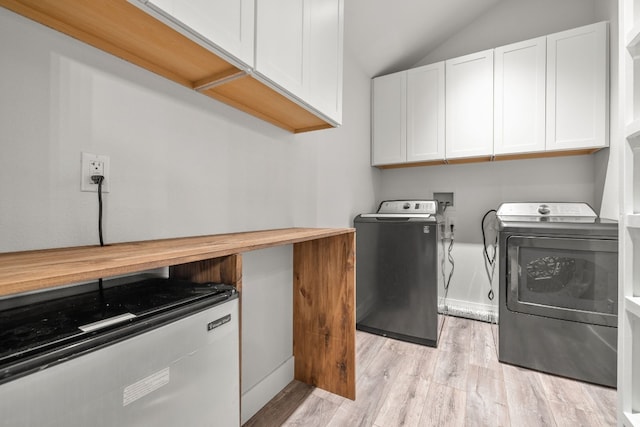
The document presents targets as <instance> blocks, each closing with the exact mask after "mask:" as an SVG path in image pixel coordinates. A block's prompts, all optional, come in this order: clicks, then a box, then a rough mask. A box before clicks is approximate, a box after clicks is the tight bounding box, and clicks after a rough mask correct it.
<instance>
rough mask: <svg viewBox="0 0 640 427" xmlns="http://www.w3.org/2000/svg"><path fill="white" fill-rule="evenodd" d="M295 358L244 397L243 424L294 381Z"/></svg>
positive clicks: (287, 361) (290, 359)
mask: <svg viewBox="0 0 640 427" xmlns="http://www.w3.org/2000/svg"><path fill="white" fill-rule="evenodd" d="M293 362H294V358H293V356H291V358H289V359H288V360H286V361H285V362H284V363H283V364H282V365H280V366H278V367H277V368H276V369H275V370H274V371H273V372H271V373H270V374H269V375H267V376H266V377H265V378H264V379H263V380H262V381H260V382H259V383H257V384H256V385H255V386H253V387H252V388H251V389H249V390H247V391H246V392H245V393H244V394H243V395H242V406H241V408H242V409H241V413H242V414H241V417H240V420H241V423H242V424H244V423H246V422H247V421H249V419H250V418H251V417H253V416H254V415H255V414H256V412H258V411H259V410H260V409H261V408H262V407H263V406H264V405H266V404H267V403H268V402H269V401H270V400H271V399H273V397H274V396H275V395H276V394H278V393H280V391H282V389H283V388H285V387H286V386H287V384H289V383H290V382H291V381H293V374H294V371H293V365H294V363H293Z"/></svg>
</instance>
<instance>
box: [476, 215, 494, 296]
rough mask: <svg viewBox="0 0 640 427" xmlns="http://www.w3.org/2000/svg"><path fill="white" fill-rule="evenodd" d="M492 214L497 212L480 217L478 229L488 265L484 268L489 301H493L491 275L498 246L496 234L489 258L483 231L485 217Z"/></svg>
mask: <svg viewBox="0 0 640 427" xmlns="http://www.w3.org/2000/svg"><path fill="white" fill-rule="evenodd" d="M492 212H497V211H496V210H495V209H490V210H489V211H487V213H485V214H484V216H483V217H482V222H481V224H480V228H481V229H482V246H483V250H484V256H485V260H486V262H488V263H489V265H487V264H486V263H485V267H486V269H487V276H488V277H489V287H490V289H489V293H488V294H487V298H489V300H490V301H493V298H494V293H493V275H494V272H495V267H496V253H497V249H496V248H497V246H498V234H497V233H496V237H495V239H494V241H493V244H492V246H493V254H492V255H491V256H489V250H488V248H487V237H486V233H485V231H484V229H485V220H486V219H487V216H489V214H490V213H492Z"/></svg>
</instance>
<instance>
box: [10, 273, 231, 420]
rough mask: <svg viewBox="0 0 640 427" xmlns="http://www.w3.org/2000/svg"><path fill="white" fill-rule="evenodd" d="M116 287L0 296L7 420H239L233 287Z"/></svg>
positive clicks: (161, 282)
mask: <svg viewBox="0 0 640 427" xmlns="http://www.w3.org/2000/svg"><path fill="white" fill-rule="evenodd" d="M112 283H113V282H105V286H104V287H103V289H99V288H97V286H96V287H95V288H93V289H92V285H81V286H73V287H67V288H58V289H54V290H48V291H45V292H38V293H35V294H26V295H21V296H17V297H11V298H5V299H2V300H0V324H1V325H2V328H1V330H0V414H2V418H0V425H2V426H7V427H8V426H12V427H14V426H33V427H36V426H38V427H41V426H60V427H63V426H64V427H73V426H78V427H79V426H83V427H84V426H105V427H106V426H167V427H168V426H180V425H184V426H213V425H216V426H238V425H239V423H240V412H239V398H240V390H239V333H238V299H237V293H236V291H235V289H234V288H233V287H231V286H228V285H222V284H194V283H190V282H185V281H178V280H171V279H164V278H145V279H144V280H137V281H135V282H134V283H125V284H121V283H120V282H119V281H118V282H117V284H116V285H113V286H112Z"/></svg>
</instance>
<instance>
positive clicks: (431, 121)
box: [407, 62, 445, 162]
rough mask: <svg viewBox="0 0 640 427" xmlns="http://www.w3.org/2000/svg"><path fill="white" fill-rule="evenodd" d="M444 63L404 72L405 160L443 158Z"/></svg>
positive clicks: (415, 160) (416, 160)
mask: <svg viewBox="0 0 640 427" xmlns="http://www.w3.org/2000/svg"><path fill="white" fill-rule="evenodd" d="M444 106H445V104H444V62H439V63H437V64H432V65H425V66H423V67H418V68H413V69H411V70H409V71H407V161H408V162H418V161H428V160H442V159H444V137H445V135H444V117H445V115H444Z"/></svg>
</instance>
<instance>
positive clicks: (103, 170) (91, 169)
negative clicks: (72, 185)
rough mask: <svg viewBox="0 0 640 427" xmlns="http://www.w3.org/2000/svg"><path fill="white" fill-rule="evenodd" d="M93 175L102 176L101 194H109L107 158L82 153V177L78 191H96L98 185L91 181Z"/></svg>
mask: <svg viewBox="0 0 640 427" xmlns="http://www.w3.org/2000/svg"><path fill="white" fill-rule="evenodd" d="M94 175H102V176H103V177H104V180H103V181H102V192H103V193H108V192H109V181H110V180H109V156H104V155H97V154H91V153H82V176H81V179H82V181H80V191H93V192H97V191H98V184H96V183H94V182H93V180H92V179H91V177H92V176H94Z"/></svg>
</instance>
